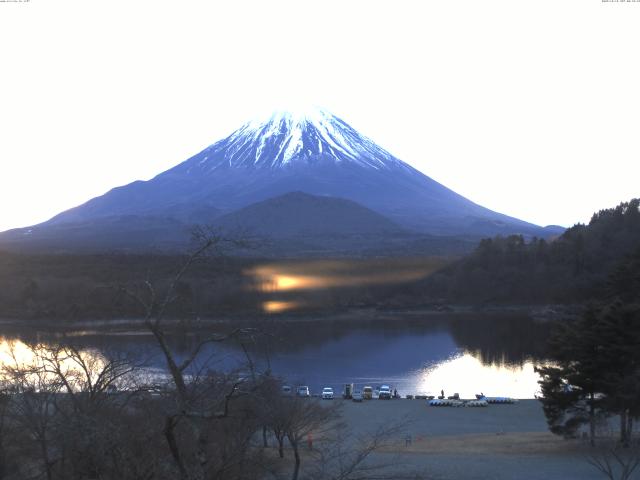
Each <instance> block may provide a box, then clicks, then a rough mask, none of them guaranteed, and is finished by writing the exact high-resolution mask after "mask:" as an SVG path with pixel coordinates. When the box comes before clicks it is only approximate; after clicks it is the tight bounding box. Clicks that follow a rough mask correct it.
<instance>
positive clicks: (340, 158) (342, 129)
mask: <svg viewBox="0 0 640 480" xmlns="http://www.w3.org/2000/svg"><path fill="white" fill-rule="evenodd" d="M202 153H203V154H204V155H203V157H202V158H201V159H200V160H199V161H198V163H197V167H199V169H202V170H205V171H207V170H215V169H216V168H219V167H223V166H225V167H226V166H229V167H236V168H237V167H255V168H272V169H273V168H286V167H287V166H288V165H291V164H293V163H294V162H299V161H305V160H307V161H308V160H309V159H311V158H314V157H315V158H318V159H322V160H323V161H325V162H326V161H332V162H335V163H342V162H352V163H353V164H355V165H359V166H362V167H366V168H373V169H376V170H378V169H389V168H390V166H392V165H393V166H396V167H398V166H404V165H405V164H404V163H403V162H401V161H400V160H398V159H396V158H395V157H393V156H392V155H391V154H390V153H389V152H387V151H385V150H383V149H382V148H380V147H379V146H378V145H376V144H375V143H374V142H373V141H371V140H369V139H368V138H366V137H364V136H363V135H360V134H359V133H358V132H357V131H356V130H354V129H353V128H351V127H350V126H349V125H348V124H347V123H345V122H344V121H342V120H340V119H339V118H337V117H335V116H333V115H331V114H330V113H328V112H326V111H324V110H321V109H318V110H315V111H307V112H305V113H297V114H296V113H291V112H285V111H280V112H276V113H274V114H273V115H272V116H270V117H269V118H268V119H266V120H254V121H251V122H248V123H246V124H245V125H243V126H242V127H240V128H239V129H238V130H237V131H235V132H234V133H232V134H231V135H230V136H229V137H227V138H226V139H224V140H221V141H219V142H217V143H215V144H213V145H211V146H210V147H208V148H207V149H205V150H204V152H202ZM194 167H195V166H194V165H192V166H191V167H190V170H189V172H191V171H193V169H194Z"/></svg>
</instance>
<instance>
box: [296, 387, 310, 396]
mask: <svg viewBox="0 0 640 480" xmlns="http://www.w3.org/2000/svg"><path fill="white" fill-rule="evenodd" d="M296 394H297V395H298V396H299V397H310V396H311V392H309V387H307V386H306V385H301V386H299V387H298V390H296Z"/></svg>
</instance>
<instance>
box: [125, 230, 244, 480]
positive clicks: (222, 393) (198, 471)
mask: <svg viewBox="0 0 640 480" xmlns="http://www.w3.org/2000/svg"><path fill="white" fill-rule="evenodd" d="M194 239H195V242H196V245H197V246H196V248H195V249H194V250H193V252H192V253H191V254H190V255H188V256H187V257H185V260H184V262H183V263H182V265H181V266H180V268H179V269H178V270H177V272H176V273H175V275H174V276H173V277H172V278H171V280H170V281H169V284H168V286H167V288H166V290H164V291H163V292H160V291H159V290H158V289H157V288H156V287H155V286H154V284H153V283H152V282H151V281H150V280H149V279H147V280H145V281H144V282H143V283H142V285H141V286H139V288H127V287H124V286H122V287H121V291H122V292H123V293H125V294H126V295H127V296H128V297H130V298H132V299H133V300H134V301H135V302H136V303H137V304H138V305H139V306H140V307H141V308H142V310H143V311H144V324H145V325H146V327H147V328H148V329H149V331H150V332H151V333H152V334H153V336H154V338H155V340H156V342H157V344H158V347H159V348H160V351H161V352H162V355H163V358H164V361H165V364H166V366H167V370H168V373H169V376H170V378H171V382H172V383H173V387H174V388H173V389H172V394H173V398H174V400H175V408H174V409H172V411H170V412H167V415H166V418H165V421H164V430H163V431H164V436H165V438H166V442H167V445H168V447H169V450H170V452H171V456H172V458H173V460H174V462H175V464H176V466H177V468H178V470H179V472H180V476H181V478H183V479H185V480H187V479H202V478H204V477H205V472H206V471H207V470H210V469H211V465H210V461H211V458H212V456H211V454H210V451H209V450H210V449H209V445H208V444H209V443H210V441H211V434H210V430H211V428H212V427H211V425H210V423H211V421H212V420H214V419H225V418H228V417H229V414H230V402H231V400H232V399H234V398H236V397H238V396H240V393H241V390H240V388H239V387H240V386H241V385H242V384H243V383H246V382H244V381H243V380H237V381H230V378H229V377H226V379H225V381H224V382H219V381H218V384H217V385H216V388H215V389H213V390H212V389H211V382H210V381H209V379H210V378H214V377H215V376H213V375H211V373H210V372H208V365H207V361H206V360H205V361H202V359H201V356H202V354H203V352H204V350H205V347H206V346H207V345H210V344H212V343H219V342H223V341H227V340H230V339H239V340H240V341H241V343H242V341H243V339H245V338H247V337H251V336H252V335H253V334H254V333H255V331H254V330H253V329H246V328H239V329H235V330H234V331H232V332H231V333H227V334H219V333H212V334H209V335H207V336H205V337H204V338H202V339H201V340H199V341H198V342H197V343H196V344H195V345H193V346H192V347H191V348H190V350H189V352H187V354H186V355H185V356H184V359H182V360H178V357H177V355H176V354H175V353H174V351H173V349H172V347H171V345H170V343H169V341H168V338H167V331H166V328H165V324H164V319H165V315H166V313H167V311H168V308H169V306H170V305H172V303H173V302H175V300H176V299H177V293H176V292H177V287H178V286H179V285H180V282H181V281H182V279H183V277H184V276H185V274H186V273H187V271H188V270H189V269H190V268H191V267H192V266H193V265H194V263H196V262H198V261H199V260H200V259H202V258H204V257H205V256H207V255H209V254H211V253H218V254H221V253H222V252H223V251H224V250H225V249H226V248H228V247H230V246H232V247H244V246H247V242H246V241H245V240H239V239H237V238H229V237H225V236H223V235H220V234H219V233H218V232H215V231H213V230H211V229H206V228H199V229H197V230H195V231H194ZM252 372H253V368H252ZM215 378H217V379H218V380H219V379H220V377H215ZM253 380H254V382H255V380H256V379H255V378H253ZM245 393H246V392H245ZM203 399H206V401H203ZM185 423H186V429H183V431H182V435H179V434H178V433H177V432H178V429H179V428H180V427H181V426H182V425H183V424H185ZM184 430H186V431H184ZM187 431H188V432H189V433H188V434H187ZM184 435H187V437H189V438H184ZM186 450H189V451H193V453H189V454H187V453H186V452H185V451H186Z"/></svg>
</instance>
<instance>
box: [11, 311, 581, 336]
mask: <svg viewBox="0 0 640 480" xmlns="http://www.w3.org/2000/svg"><path fill="white" fill-rule="evenodd" d="M582 309H583V307H582V306H581V305H482V306H478V305H438V306H435V307H434V306H425V307H407V308H397V307H395V308H392V307H357V308H349V309H345V310H336V311H324V312H291V313H278V314H273V313H270V314H269V313H263V314H245V315H242V314H229V315H221V316H220V317H216V318H203V319H200V318H197V319H189V320H184V319H175V318H174V319H165V320H163V323H164V324H165V325H166V326H167V328H168V329H179V330H185V329H187V330H190V331H194V332H195V331H199V330H201V329H211V328H215V327H219V328H224V327H229V326H242V325H254V326H255V325H259V324H285V325H294V324H306V323H314V324H320V323H341V324H353V325H360V324H363V323H369V322H373V323H390V322H394V321H420V320H421V319H425V318H429V319H431V318H433V319H446V318H470V317H473V316H482V317H484V316H499V317H501V318H503V317H505V316H514V317H528V318H529V319H531V320H533V321H535V322H540V323H546V322H553V321H557V320H559V319H562V318H568V317H571V316H575V315H577V314H578V313H579V312H580V311H582ZM2 327H6V328H11V329H35V330H43V331H50V330H55V331H58V332H60V331H63V332H66V333H72V332H77V331H81V330H82V331H90V332H93V333H108V332H122V331H125V330H128V331H132V332H136V331H142V330H146V328H145V320H144V319H141V318H120V319H109V320H79V321H71V322H61V321H54V320H25V319H15V318H14V319H0V328H2Z"/></svg>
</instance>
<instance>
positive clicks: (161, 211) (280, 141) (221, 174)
mask: <svg viewBox="0 0 640 480" xmlns="http://www.w3.org/2000/svg"><path fill="white" fill-rule="evenodd" d="M290 192H304V193H306V194H309V195H315V196H320V197H333V198H339V199H344V200H348V201H352V202H355V203H357V204H359V205H360V206H362V207H364V208H366V209H369V210H371V211H373V212H375V213H376V214H379V215H382V216H384V217H386V218H387V219H388V220H389V221H391V222H393V223H395V224H397V225H399V226H400V227H402V228H403V229H405V230H407V231H412V232H415V233H419V234H428V235H442V236H456V235H461V236H466V237H477V238H480V237H484V236H492V235H497V234H500V235H509V234H523V235H525V236H541V237H549V236H551V235H554V234H557V233H559V231H558V229H555V228H551V229H546V228H542V227H539V226H537V225H534V224H531V223H529V222H525V221H522V220H519V219H516V218H513V217H509V216H507V215H504V214H501V213H498V212H494V211H492V210H489V209H487V208H485V207H482V206H480V205H478V204H476V203H474V202H472V201H470V200H468V199H466V198H465V197H463V196H462V195H460V194H458V193H456V192H454V191H452V190H450V189H449V188H447V187H445V186H444V185H442V184H440V183H438V182H437V181H435V180H433V179H431V178H430V177H428V176H426V175H425V174H423V173H422V172H419V171H418V170H416V169H415V168H413V167H411V166H410V165H409V164H407V163H405V162H403V161H402V160H399V159H398V158H396V157H394V156H393V155H392V154H390V153H389V152H387V151H386V150H384V149H382V148H381V147H379V146H377V145H376V144H375V142H373V141H372V140H370V139H368V138H367V137H365V136H363V135H361V134H359V133H358V132H357V131H356V130H354V129H353V128H351V127H350V126H349V125H348V124H347V123H346V122H344V121H343V120H341V119H340V118H338V117H335V116H333V115H331V114H329V113H327V112H325V111H322V110H318V111H317V112H315V113H311V114H306V115H298V116H296V115H292V114H289V113H282V112H280V113H277V114H274V115H272V116H271V117H269V118H268V119H267V120H260V121H252V122H248V123H246V124H245V125H243V126H242V127H240V128H239V129H238V130H236V131H235V132H233V133H232V134H231V135H229V136H227V137H226V138H223V139H221V140H219V141H217V142H215V143H214V144H212V145H210V146H209V147H207V148H205V149H204V150H202V151H201V152H199V153H197V154H196V155H193V156H192V157H190V158H189V159H187V160H185V161H184V162H181V163H179V164H178V165H176V166H175V167H173V168H171V169H168V170H166V171H164V172H162V173H160V174H158V175H156V176H155V177H154V178H152V179H150V180H148V181H136V182H132V183H130V184H128V185H124V186H120V187H116V188H114V189H112V190H110V191H109V192H107V193H106V194H104V195H101V196H99V197H96V198H93V199H91V200H89V201H87V202H86V203H84V204H82V205H79V206H77V207H74V208H72V209H69V210H67V211H64V212H61V213H60V214H58V215H56V216H55V217H53V218H52V219H50V220H48V221H47V222H44V223H42V224H39V225H36V226H34V227H31V228H32V229H47V228H51V227H54V226H61V225H64V224H77V225H80V224H82V223H83V222H86V223H87V224H89V225H94V224H95V222H97V221H99V219H101V218H102V219H107V218H119V217H130V216H133V217H140V218H166V219H171V220H172V221H176V222H180V223H185V224H197V223H201V224H202V223H206V224H209V223H212V222H214V221H215V220H216V219H217V218H219V217H222V216H224V215H227V214H230V213H232V212H234V211H237V210H239V209H242V208H244V207H247V206H249V205H252V204H255V203H258V202H262V201H265V200H268V199H270V198H274V197H278V196H281V195H285V194H287V193H290ZM560 231H561V230H560Z"/></svg>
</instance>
